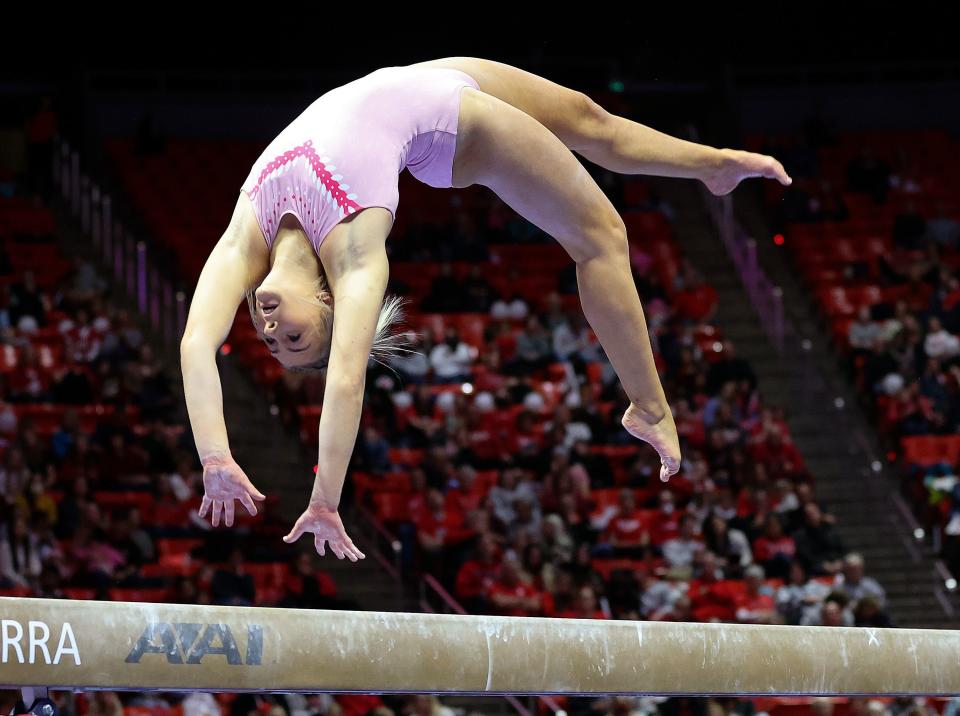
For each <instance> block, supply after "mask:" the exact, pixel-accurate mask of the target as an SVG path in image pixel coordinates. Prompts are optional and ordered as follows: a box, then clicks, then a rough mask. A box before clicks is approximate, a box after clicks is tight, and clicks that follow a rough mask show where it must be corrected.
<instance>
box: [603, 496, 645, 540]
mask: <svg viewBox="0 0 960 716" xmlns="http://www.w3.org/2000/svg"><path fill="white" fill-rule="evenodd" d="M649 540H650V533H649V525H648V524H647V520H646V516H645V515H644V513H643V511H641V510H638V509H637V505H636V495H634V494H633V490H629V489H626V490H621V491H620V495H619V505H618V509H617V512H616V514H615V515H614V516H613V518H612V519H611V520H610V522H608V523H607V529H606V531H605V532H604V534H603V537H602V538H601V541H602V542H606V543H608V544H611V545H613V546H615V547H636V546H640V545H643V544H645V543H646V542H649Z"/></svg>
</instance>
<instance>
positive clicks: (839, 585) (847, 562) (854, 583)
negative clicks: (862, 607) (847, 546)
mask: <svg viewBox="0 0 960 716" xmlns="http://www.w3.org/2000/svg"><path fill="white" fill-rule="evenodd" d="M863 571H864V565H863V557H862V556H861V555H860V554H858V553H857V552H851V553H850V554H848V555H847V556H846V557H845V558H844V560H843V571H842V572H841V573H839V574H837V575H836V577H834V580H833V588H834V590H835V591H838V592H842V593H843V594H846V595H847V597H848V598H849V599H850V601H852V602H859V601H860V600H861V599H863V598H865V597H871V598H872V599H873V600H874V601H875V602H876V603H877V605H878V607H879V608H880V609H883V608H884V606H885V605H886V600H887V595H886V592H885V591H884V589H883V587H881V586H880V584H879V583H878V582H877V580H876V579H874V578H873V577H865V576H864V574H863Z"/></svg>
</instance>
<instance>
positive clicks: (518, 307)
mask: <svg viewBox="0 0 960 716" xmlns="http://www.w3.org/2000/svg"><path fill="white" fill-rule="evenodd" d="M529 312H530V309H529V308H528V307H527V302H526V301H524V300H523V298H522V297H521V296H520V295H519V294H514V295H513V297H512V298H510V299H509V300H505V299H502V298H498V299H497V300H496V301H494V302H493V305H492V306H490V317H491V318H493V319H494V320H497V321H499V320H503V319H505V318H507V319H510V320H513V321H522V320H523V319H524V318H526V317H527V314H528V313H529Z"/></svg>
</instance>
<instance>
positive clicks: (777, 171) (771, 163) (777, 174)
mask: <svg viewBox="0 0 960 716" xmlns="http://www.w3.org/2000/svg"><path fill="white" fill-rule="evenodd" d="M720 155H721V161H720V163H719V164H718V165H717V166H715V167H713V168H711V169H710V170H708V171H707V172H706V174H705V175H704V176H703V177H701V180H702V181H703V183H704V184H706V185H707V189H709V190H710V191H711V193H713V194H716V195H717V196H723V195H724V194H729V193H730V192H731V191H733V190H734V189H736V188H737V184H739V183H740V182H741V181H743V180H744V179H747V178H749V177H766V178H767V179H776V180H777V181H779V182H780V183H781V184H783V185H784V186H790V185H791V184H792V183H793V179H791V178H790V175H789V174H787V170H786V169H784V168H783V165H782V164H781V163H780V162H778V161H777V160H776V159H774V158H773V157H770V156H767V155H766V154H754V153H753V152H745V151H742V150H740V149H721V150H720Z"/></svg>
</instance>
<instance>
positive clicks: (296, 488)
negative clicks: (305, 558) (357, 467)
mask: <svg viewBox="0 0 960 716" xmlns="http://www.w3.org/2000/svg"><path fill="white" fill-rule="evenodd" d="M53 211H54V214H55V217H56V220H57V225H58V237H59V241H60V246H61V251H62V252H63V254H64V255H66V256H74V255H81V256H83V257H84V258H86V259H88V260H90V261H91V262H92V263H93V265H94V266H96V268H97V271H98V272H99V273H100V274H101V275H102V276H104V277H105V278H106V279H107V280H108V281H110V282H111V283H112V284H114V286H115V288H116V284H115V283H114V282H113V281H112V279H113V275H112V273H111V272H110V270H109V268H108V267H106V266H105V265H103V264H102V263H100V261H99V257H98V256H97V254H96V253H95V252H94V250H93V246H92V244H91V242H90V239H89V237H86V236H84V235H83V234H82V233H81V232H80V231H79V228H78V226H77V223H76V222H75V221H74V219H73V218H72V216H71V214H70V212H69V211H68V210H67V208H66V207H65V206H64V205H63V204H62V203H60V202H55V203H54V205H53ZM115 294H116V298H115V299H114V300H115V303H116V304H119V305H120V307H122V308H125V309H127V310H128V311H129V313H130V316H131V317H133V318H134V319H135V320H136V321H137V325H138V327H139V328H140V330H141V331H142V332H143V335H144V338H145V340H146V341H147V342H148V343H150V344H151V345H152V346H153V347H154V349H155V350H156V353H157V355H158V356H159V357H160V358H161V359H162V360H163V362H164V365H165V367H166V369H167V370H168V373H169V375H170V378H171V385H172V389H173V391H174V394H175V395H176V396H177V399H178V403H179V406H180V414H179V415H178V420H180V421H181V422H182V423H183V424H184V425H186V426H189V419H188V416H187V410H186V403H185V401H184V398H183V381H182V375H181V372H180V360H179V349H178V346H170V345H166V344H165V342H164V341H163V340H161V339H160V337H159V336H158V335H157V333H156V332H155V331H154V328H153V326H152V325H151V323H150V321H149V319H148V317H146V316H143V315H141V314H139V313H138V311H137V307H136V304H135V302H134V300H133V297H131V296H128V295H127V294H126V293H125V292H124V291H123V289H122V288H119V289H118V290H115ZM241 309H242V310H243V311H244V312H246V306H242V307H241ZM217 365H218V367H219V369H220V382H221V387H222V389H223V403H224V417H225V419H226V424H227V434H228V435H229V436H230V449H231V452H232V453H233V455H234V457H235V458H236V460H237V462H238V464H239V465H240V466H241V467H242V468H243V469H244V471H245V472H246V473H247V475H248V476H249V477H250V479H251V481H253V483H254V484H255V485H256V486H257V487H258V488H259V489H260V490H262V491H263V492H265V493H267V494H269V495H273V496H276V497H278V498H279V511H280V514H281V515H282V518H283V519H284V521H288V522H289V525H290V526H293V523H294V522H295V521H296V519H297V517H299V515H300V514H301V512H302V511H303V509H304V507H306V504H307V499H308V497H309V495H310V487H311V485H312V478H313V474H312V471H311V468H312V466H313V465H314V464H315V463H316V455H315V454H311V452H312V450H308V449H307V448H305V447H304V446H302V445H301V444H300V442H299V440H298V439H297V436H296V434H294V433H290V432H288V431H286V430H285V429H284V428H283V426H282V423H281V422H280V420H279V419H278V418H277V417H275V416H273V415H271V413H270V404H269V401H268V400H267V398H266V396H264V395H263V392H262V388H260V389H258V388H257V386H256V385H255V384H254V382H253V379H252V377H251V376H249V375H248V374H247V372H246V370H245V369H244V368H243V366H241V365H240V364H239V362H238V361H237V360H236V359H235V358H234V357H233V356H229V355H228V356H224V355H222V354H220V355H218V356H217ZM238 508H239V506H238ZM343 519H344V522H345V524H346V525H347V530H348V533H349V534H350V535H351V538H352V539H353V540H354V542H355V543H356V544H357V546H358V547H359V548H360V550H361V551H363V552H364V553H365V554H366V555H367V559H365V560H362V561H360V562H357V563H352V562H348V561H346V560H344V561H341V560H338V559H337V558H336V557H334V556H331V555H330V553H329V551H328V556H326V557H324V558H322V568H323V569H324V571H326V572H327V573H328V574H329V575H330V576H331V577H332V578H333V580H334V581H335V582H336V584H337V589H338V596H339V597H340V598H343V599H349V600H354V601H355V602H356V603H357V605H358V607H359V608H361V609H364V610H373V611H420V609H419V607H418V601H417V600H415V599H412V598H410V597H408V596H407V595H406V594H405V592H404V590H403V589H402V588H401V586H400V584H399V583H398V582H397V580H395V579H394V578H393V577H392V576H391V575H390V574H389V573H388V572H387V571H386V569H385V568H384V567H383V566H382V565H381V564H380V563H379V562H378V561H377V559H376V558H375V557H374V556H373V543H372V541H371V535H370V534H369V529H368V528H366V527H365V526H364V525H363V524H362V523H361V524H357V522H356V520H354V519H352V516H351V515H350V514H349V513H348V514H344V515H343ZM220 529H224V528H223V527H221V528H220ZM308 542H309V544H310V546H312V540H311V539H310V536H309V535H307V536H304V537H301V539H300V543H299V545H298V546H300V547H302V548H304V549H305V548H306V547H307V543H308ZM293 554H294V551H293V548H290V555H291V557H292V556H293ZM388 557H389V555H388Z"/></svg>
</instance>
